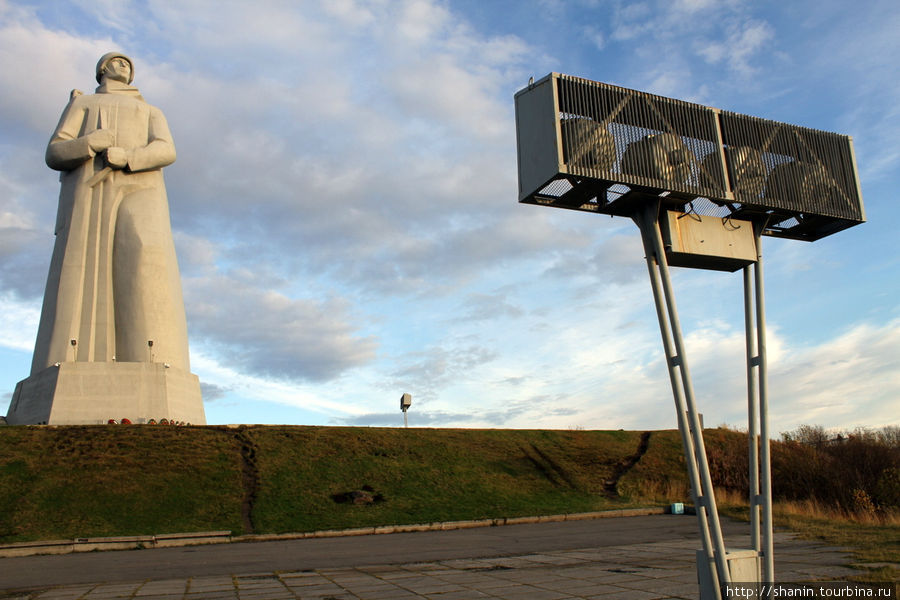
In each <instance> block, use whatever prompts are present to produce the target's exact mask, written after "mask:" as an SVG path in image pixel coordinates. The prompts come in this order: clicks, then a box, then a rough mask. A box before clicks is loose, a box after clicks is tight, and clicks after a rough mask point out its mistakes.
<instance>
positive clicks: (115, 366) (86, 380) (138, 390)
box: [6, 362, 206, 425]
mask: <svg viewBox="0 0 900 600" xmlns="http://www.w3.org/2000/svg"><path fill="white" fill-rule="evenodd" d="M6 419H7V421H8V422H9V424H10V425H38V424H47V425H85V424H100V423H102V424H105V423H108V422H109V420H110V419H115V420H116V421H121V420H122V419H128V420H130V421H131V422H132V423H148V422H149V421H150V420H151V419H154V420H155V421H156V422H157V423H159V422H160V421H161V420H162V419H168V420H169V421H175V422H183V423H191V424H193V425H205V424H206V415H205V414H204V411H203V401H202V399H201V396H200V380H199V379H198V377H197V376H196V375H194V374H193V373H189V372H187V371H183V370H181V369H176V368H174V367H172V368H169V367H167V366H166V365H164V364H162V363H146V362H130V363H126V362H121V363H120V362H65V363H60V364H59V365H58V366H52V367H48V368H46V369H44V370H43V371H40V372H38V373H36V374H34V375H32V376H31V377H29V378H28V379H23V380H22V381H20V382H19V383H18V384H17V385H16V391H15V392H14V393H13V397H12V402H10V405H9V412H8V413H7V415H6Z"/></svg>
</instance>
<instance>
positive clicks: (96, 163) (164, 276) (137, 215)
mask: <svg viewBox="0 0 900 600" xmlns="http://www.w3.org/2000/svg"><path fill="white" fill-rule="evenodd" d="M97 129H111V130H113V131H114V132H115V137H116V139H115V143H114V144H113V146H118V147H121V148H124V149H125V150H126V152H127V155H128V166H127V167H126V168H125V169H123V170H114V169H109V168H108V167H107V165H106V164H105V161H104V159H103V157H102V156H101V155H95V153H94V152H93V151H92V150H91V148H90V146H89V144H88V140H87V138H86V137H85V136H86V135H87V134H89V133H91V132H92V131H95V130H97ZM46 160H47V165H48V166H50V167H51V168H52V169H56V170H58V171H62V173H61V174H60V182H61V189H60V196H59V212H58V215H57V224H56V245H55V247H54V249H53V258H52V261H51V264H50V273H49V276H48V278H47V289H46V292H45V296H44V306H43V311H42V313H41V321H40V326H39V329H38V337H37V343H36V344H35V352H34V361H33V363H32V374H34V373H37V372H38V371H40V370H42V369H44V368H46V367H48V366H50V365H53V364H54V363H57V362H66V361H72V360H78V361H111V360H117V361H120V362H146V361H152V362H165V363H168V364H170V365H171V366H174V367H179V368H182V369H184V370H185V371H189V370H190V364H189V361H188V344H187V326H186V324H185V316H184V301H183V299H182V292H181V280H180V277H179V273H178V263H177V260H176V258H175V247H174V244H173V242H172V231H171V227H170V224H169V206H168V201H167V199H166V190H165V184H164V182H163V174H162V168H163V167H165V166H166V165H169V164H171V163H172V162H174V161H175V145H174V144H173V142H172V136H171V134H170V133H169V126H168V124H167V123H166V119H165V117H164V116H163V114H162V112H161V111H160V110H159V109H158V108H156V107H153V106H151V105H149V104H147V103H146V102H145V101H144V99H143V98H142V97H141V96H140V94H139V92H138V90H137V89H136V88H134V87H132V86H130V85H126V84H124V83H119V82H116V81H108V80H107V83H105V84H104V85H101V86H100V87H98V88H97V93H96V94H92V95H87V96H85V95H76V94H75V93H73V97H72V99H71V100H70V102H69V105H68V106H67V107H66V109H65V111H64V112H63V115H62V117H61V118H60V121H59V125H58V126H57V128H56V131H55V132H54V133H53V137H52V138H51V140H50V143H49V145H48V147H47V155H46ZM73 340H74V344H73ZM151 342H152V344H151Z"/></svg>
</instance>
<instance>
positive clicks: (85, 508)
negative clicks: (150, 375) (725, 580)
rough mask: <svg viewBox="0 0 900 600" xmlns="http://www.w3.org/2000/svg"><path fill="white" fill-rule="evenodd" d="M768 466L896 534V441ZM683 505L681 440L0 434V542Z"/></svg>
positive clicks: (318, 432) (726, 456) (733, 493)
mask: <svg viewBox="0 0 900 600" xmlns="http://www.w3.org/2000/svg"><path fill="white" fill-rule="evenodd" d="M891 431H893V430H891ZM886 432H887V430H886ZM894 433H896V432H894ZM894 437H896V435H895V436H894ZM704 438H705V441H706V447H707V455H708V457H709V462H710V468H711V472H712V476H713V482H714V484H715V485H716V487H717V489H718V490H721V491H723V492H724V493H725V494H726V495H729V494H730V497H731V498H738V499H740V498H741V497H746V489H747V466H746V465H747V441H746V440H747V438H746V435H745V434H742V433H740V432H736V431H732V430H728V429H707V430H705V431H704ZM772 457H773V460H772V463H773V464H772V466H773V473H774V476H773V480H774V481H775V482H776V485H775V490H774V491H775V497H776V500H778V499H781V500H783V501H791V502H807V503H813V504H812V505H811V506H813V507H814V508H815V509H816V510H818V508H816V507H825V508H827V509H828V510H834V511H838V512H841V513H842V514H844V515H848V516H859V515H862V516H865V517H870V518H871V519H870V520H872V519H874V520H875V521H878V522H879V523H882V524H883V523H886V522H892V523H894V526H896V521H897V517H896V515H897V511H898V508H900V507H898V504H900V468H898V467H900V444H898V443H897V440H894V439H893V438H890V439H888V438H885V437H884V436H881V437H877V436H874V434H871V435H870V434H865V433H858V434H855V435H850V436H844V437H840V439H837V440H820V439H818V438H816V439H814V440H806V441H797V440H788V441H786V442H775V443H773V448H772ZM688 499H689V492H688V486H687V476H686V470H685V466H684V458H683V454H682V449H681V439H680V436H679V435H678V432H676V431H647V432H640V431H544V430H472V429H388V428H353V427H297V426H240V427H224V426H222V427H215V426H213V427H171V426H146V425H129V426H124V425H119V426H114V425H100V426H67V427H10V426H6V427H0V543H2V542H14V541H29V540H47V539H72V538H76V537H100V536H116V535H151V534H163V533H176V532H178V533H181V532H192V531H210V530H230V531H232V532H233V533H235V534H240V533H281V532H302V531H314V530H319V529H337V528H347V527H364V526H377V525H397V524H410V523H428V522H435V521H450V520H465V519H482V518H502V517H517V516H537V515H543V514H558V513H575V512H588V511H595V510H607V509H615V508H626V507H630V506H646V505H648V504H657V505H660V504H664V503H667V502H671V501H682V502H683V501H687V500H688ZM892 515H893V516H892ZM885 519H887V521H885ZM875 521H873V522H875Z"/></svg>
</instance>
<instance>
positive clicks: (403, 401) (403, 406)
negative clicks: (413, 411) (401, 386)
mask: <svg viewBox="0 0 900 600" xmlns="http://www.w3.org/2000/svg"><path fill="white" fill-rule="evenodd" d="M410 404H412V396H411V395H410V394H403V395H402V396H400V410H402V411H403V427H409V421H407V419H406V411H407V410H409V406H410Z"/></svg>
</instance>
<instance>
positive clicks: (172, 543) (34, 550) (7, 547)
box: [0, 507, 666, 558]
mask: <svg viewBox="0 0 900 600" xmlns="http://www.w3.org/2000/svg"><path fill="white" fill-rule="evenodd" d="M665 512H666V509H665V508H661V507H646V508H622V509H616V510H602V511H594V512H585V513H571V514H559V515H544V516H539V517H501V518H496V519H473V520H468V521H443V522H435V523H418V524H410V525H380V526H375V527H355V528H351V529H325V530H320V531H309V532H300V533H270V534H249V535H237V536H235V535H231V531H200V532H195V533H168V534H160V535H135V536H119V537H98V538H76V539H74V540H48V541H36V542H16V543H13V544H0V558H12V557H17V556H34V555H38V554H71V553H73V552H94V551H102V550H137V549H143V548H174V547H178V546H195V545H201V544H223V543H236V542H270V541H276V540H299V539H308V538H329V537H349V536H357V535H386V534H391V533H412V532H418V531H450V530H454V529H471V528H475V527H502V526H504V525H524V524H529V523H556V522H561V521H584V520H588V519H609V518H616V517H638V516H644V515H661V514H664V513H665Z"/></svg>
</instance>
